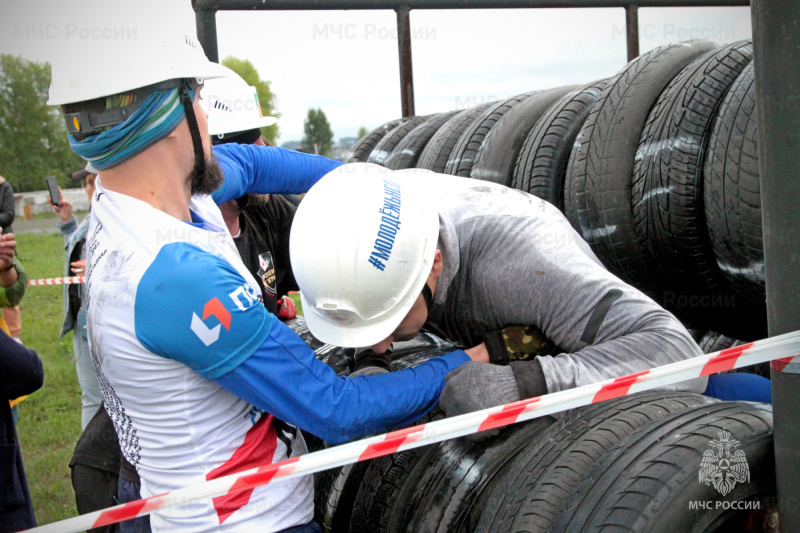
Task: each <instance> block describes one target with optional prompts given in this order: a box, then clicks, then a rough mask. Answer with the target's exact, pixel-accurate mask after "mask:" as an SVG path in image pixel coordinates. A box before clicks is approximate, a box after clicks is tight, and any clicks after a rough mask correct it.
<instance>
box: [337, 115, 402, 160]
mask: <svg viewBox="0 0 800 533" xmlns="http://www.w3.org/2000/svg"><path fill="white" fill-rule="evenodd" d="M407 120H408V119H407V118H400V119H397V120H392V121H390V122H387V123H386V124H382V125H380V126H378V127H377V128H375V129H374V130H372V131H371V132H369V133H367V134H366V135H365V136H363V137H362V138H361V139H359V141H358V142H357V143H356V144H355V146H353V151H352V153H351V154H350V157H348V158H347V162H348V163H364V162H366V161H367V158H368V157H369V154H370V153H371V152H372V149H373V148H375V145H377V144H378V143H379V142H380V140H381V139H383V138H384V137H385V136H386V134H388V133H389V132H390V131H392V130H393V129H395V128H396V127H398V126H400V125H401V124H403V123H405V122H406V121H407Z"/></svg>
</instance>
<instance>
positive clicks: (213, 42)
mask: <svg viewBox="0 0 800 533" xmlns="http://www.w3.org/2000/svg"><path fill="white" fill-rule="evenodd" d="M194 20H195V24H196V25H197V40H198V41H200V45H201V46H202V47H203V51H205V53H206V57H207V58H208V60H209V61H213V62H214V63H219V49H218V47H217V12H216V11H215V10H213V9H198V10H197V11H195V13H194Z"/></svg>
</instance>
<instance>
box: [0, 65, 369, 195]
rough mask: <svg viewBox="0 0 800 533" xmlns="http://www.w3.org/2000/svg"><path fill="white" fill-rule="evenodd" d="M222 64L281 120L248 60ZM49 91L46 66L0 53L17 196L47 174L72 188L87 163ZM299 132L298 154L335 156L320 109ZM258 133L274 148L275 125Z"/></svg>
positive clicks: (5, 131) (0, 126)
mask: <svg viewBox="0 0 800 533" xmlns="http://www.w3.org/2000/svg"><path fill="white" fill-rule="evenodd" d="M222 64H223V65H225V66H226V67H228V68H230V69H231V70H233V71H234V72H236V73H237V74H239V75H240V76H241V77H242V78H243V79H244V80H245V81H246V82H247V83H248V84H249V85H252V86H254V87H255V88H256V92H257V93H258V100H259V102H260V104H261V112H262V114H264V115H271V116H274V117H280V113H278V112H277V110H276V107H277V99H276V96H275V94H274V93H273V92H272V90H271V88H270V82H269V81H265V80H262V79H261V77H260V76H259V74H258V71H257V70H256V68H255V66H253V64H252V63H251V62H250V61H248V60H246V59H239V58H236V57H233V56H229V57H227V58H225V59H224V60H223V61H222ZM87 75H89V74H88V73H87ZM49 88H50V64H49V63H46V62H44V63H39V62H36V61H30V60H28V59H25V58H23V57H21V56H13V55H8V54H0V176H3V177H4V178H5V179H6V180H7V181H8V182H9V183H11V185H12V187H14V191H16V192H27V191H35V190H42V189H44V188H45V182H44V179H45V177H47V176H56V177H57V178H58V180H59V183H60V184H61V186H62V187H65V188H66V187H75V186H77V185H78V184H77V183H75V182H73V181H71V180H70V179H69V176H70V174H72V173H73V172H74V171H76V170H78V169H80V168H82V167H83V166H84V165H85V162H84V161H83V160H82V159H81V158H80V157H78V156H77V155H75V154H74V153H73V152H72V150H70V147H69V141H68V138H67V131H66V126H65V124H64V120H63V118H62V116H61V113H60V110H59V109H58V108H57V107H53V106H48V105H47V99H48V91H49ZM303 132H304V136H303V140H302V141H301V146H300V147H299V148H298V149H299V150H300V151H303V152H307V153H317V154H320V155H325V156H329V157H330V156H332V155H333V130H332V129H331V125H330V123H329V122H328V118H327V117H326V116H325V113H324V112H323V111H322V109H319V108H317V109H309V110H308V114H307V116H306V119H305V120H304V123H303ZM261 133H262V135H263V136H264V137H265V138H266V139H268V140H269V141H270V142H271V143H272V144H275V143H276V141H277V139H278V137H279V135H280V129H279V127H278V124H275V125H273V126H268V127H266V128H262V130H261ZM359 133H360V132H359Z"/></svg>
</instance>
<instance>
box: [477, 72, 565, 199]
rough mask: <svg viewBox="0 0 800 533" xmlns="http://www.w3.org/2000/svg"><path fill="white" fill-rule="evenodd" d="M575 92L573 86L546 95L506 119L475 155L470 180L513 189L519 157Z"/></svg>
mask: <svg viewBox="0 0 800 533" xmlns="http://www.w3.org/2000/svg"><path fill="white" fill-rule="evenodd" d="M575 88H576V86H574V85H570V86H565V87H557V88H555V89H550V90H547V91H542V92H540V93H537V94H535V95H533V96H531V97H530V98H528V99H526V100H525V101H524V102H522V103H520V104H519V105H516V106H514V108H513V109H511V110H510V111H509V112H508V113H506V114H505V115H503V117H502V118H501V119H500V120H498V121H497V124H495V126H494V127H493V128H492V129H491V131H489V134H488V135H487V136H486V139H484V141H483V144H481V146H480V148H479V149H478V153H477V154H475V162H474V163H473V164H472V170H471V171H470V177H471V178H473V179H478V180H483V181H491V182H494V183H499V184H501V185H510V184H511V178H512V175H513V173H514V166H515V164H516V162H517V157H518V156H519V153H520V149H521V148H522V145H523V143H524V142H525V139H526V137H527V136H528V133H529V132H530V131H531V129H533V127H534V126H535V125H536V123H537V122H538V121H539V119H540V118H542V115H544V114H545V112H547V110H548V109H549V108H550V106H552V105H553V104H554V103H555V102H556V101H557V100H559V99H560V98H561V97H562V96H564V95H565V94H566V93H568V92H569V91H571V90H573V89H575Z"/></svg>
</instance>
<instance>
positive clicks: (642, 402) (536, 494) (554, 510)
mask: <svg viewBox="0 0 800 533" xmlns="http://www.w3.org/2000/svg"><path fill="white" fill-rule="evenodd" d="M710 403H716V400H714V399H712V398H708V397H706V396H701V395H699V394H689V393H680V392H663V391H657V392H656V391H654V392H645V393H641V394H634V395H631V396H626V397H622V398H618V399H615V400H610V401H606V402H601V403H599V404H595V405H590V406H587V407H583V408H581V409H578V410H575V411H573V412H571V413H570V414H568V415H567V416H566V417H564V418H563V419H561V420H559V421H558V422H557V423H556V424H554V425H553V426H551V427H550V428H549V429H548V430H547V431H546V432H544V433H543V434H542V435H541V437H540V438H539V439H538V440H537V442H535V443H533V444H532V445H531V446H529V447H528V448H527V449H526V450H525V451H524V452H523V453H521V454H519V455H518V456H517V457H516V458H515V459H514V462H513V463H512V464H511V465H510V466H509V468H508V472H507V474H506V476H505V477H504V478H503V479H502V480H501V482H500V483H498V484H497V486H496V487H495V489H494V491H493V492H492V494H491V495H490V496H489V498H488V501H487V503H486V505H485V507H484V509H483V513H482V515H481V516H480V520H479V521H478V523H477V525H476V526H475V527H474V528H472V530H473V531H492V532H497V533H500V532H505V531H528V532H535V531H538V532H545V531H548V530H549V528H550V526H551V525H552V521H553V519H554V518H555V517H556V515H557V514H558V512H559V511H560V510H561V507H562V506H563V505H564V503H565V502H566V500H567V499H568V498H569V495H570V493H571V491H572V489H573V488H574V487H575V486H576V485H578V483H580V481H581V480H582V479H583V478H584V477H585V476H586V475H587V474H588V472H589V470H590V469H591V468H592V466H594V463H595V462H596V461H597V460H598V459H600V457H602V456H603V455H604V454H605V453H607V452H608V451H609V450H611V449H613V448H614V447H615V446H617V445H618V444H619V443H620V442H621V441H622V440H623V439H624V438H625V437H627V436H628V435H630V434H631V433H633V432H634V431H635V430H636V429H638V428H640V427H643V426H644V425H646V424H648V423H650V422H652V421H654V420H657V419H659V418H662V417H664V416H666V415H668V414H670V413H675V412H678V411H683V410H686V409H691V408H693V407H696V406H698V405H706V404H710Z"/></svg>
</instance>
